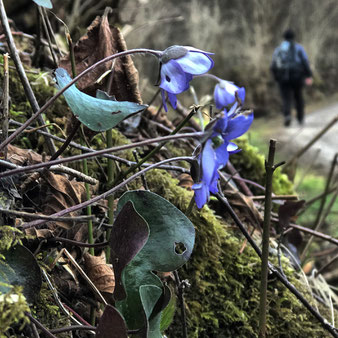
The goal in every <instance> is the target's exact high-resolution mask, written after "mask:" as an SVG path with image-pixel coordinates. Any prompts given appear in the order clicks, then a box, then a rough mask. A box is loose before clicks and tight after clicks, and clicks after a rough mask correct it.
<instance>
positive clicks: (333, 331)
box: [216, 193, 338, 338]
mask: <svg viewBox="0 0 338 338" xmlns="http://www.w3.org/2000/svg"><path fill="white" fill-rule="evenodd" d="M216 197H217V199H218V200H219V201H220V202H221V203H222V204H223V205H224V206H225V208H226V210H227V211H228V212H229V214H230V216H231V218H232V219H233V220H234V222H235V223H236V225H237V226H238V228H239V229H240V230H241V232H242V233H243V235H244V236H245V238H246V239H247V240H248V242H249V243H250V244H251V246H252V248H253V249H254V250H255V251H256V253H257V255H258V256H259V257H262V252H261V250H260V249H259V247H258V245H257V244H256V243H255V241H254V240H253V239H252V237H251V236H250V235H249V233H248V232H247V230H246V229H245V226H244V225H243V223H242V222H241V220H240V219H239V218H238V216H237V214H236V213H235V212H234V210H233V209H232V207H231V205H230V203H229V202H228V200H227V199H226V198H225V197H224V196H222V195H221V194H220V193H218V194H216ZM269 269H270V271H271V272H272V273H273V275H274V276H275V277H276V278H277V279H278V280H279V281H280V282H282V283H283V284H284V286H286V288H287V289H288V290H289V291H290V292H291V293H293V294H294V295H295V296H296V298H297V299H298V300H299V301H300V302H301V303H302V304H303V305H304V306H305V307H306V308H307V309H308V310H309V311H310V312H311V314H312V315H313V316H314V317H315V318H316V319H317V320H318V321H319V323H320V324H321V325H322V327H323V328H324V329H325V330H327V331H328V332H330V334H331V335H332V336H333V337H336V338H338V331H337V329H336V328H335V327H333V326H332V325H331V324H330V323H329V322H328V321H327V320H326V319H325V318H323V317H322V316H321V315H320V313H318V311H316V309H314V308H313V307H312V306H311V304H310V303H309V302H308V301H307V300H306V299H305V298H304V297H303V296H302V294H301V293H300V292H299V291H298V290H297V289H296V288H295V286H294V285H293V284H291V283H290V282H289V281H288V280H287V279H286V278H285V277H284V276H283V275H282V274H281V273H280V272H279V271H278V270H277V268H276V267H275V266H274V265H273V264H271V263H269Z"/></svg>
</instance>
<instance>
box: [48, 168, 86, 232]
mask: <svg viewBox="0 0 338 338" xmlns="http://www.w3.org/2000/svg"><path fill="white" fill-rule="evenodd" d="M41 183H42V184H41V204H42V210H43V213H44V214H46V215H51V214H54V213H56V212H58V211H60V210H63V209H66V208H69V207H71V206H73V205H76V204H79V203H81V202H84V201H85V200H86V189H85V186H84V184H83V183H82V182H77V181H74V180H73V181H69V179H68V178H67V177H66V176H62V175H56V174H53V173H50V172H48V171H47V172H46V173H44V174H43V176H42V182H41ZM79 212H81V211H79ZM79 212H71V213H69V216H73V217H74V216H77V215H78V213H79ZM71 225H72V224H71V222H65V221H49V222H48V226H49V228H50V229H51V230H53V228H54V227H57V226H60V227H62V228H65V229H69V228H70V227H71Z"/></svg>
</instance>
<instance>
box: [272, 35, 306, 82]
mask: <svg viewBox="0 0 338 338" xmlns="http://www.w3.org/2000/svg"><path fill="white" fill-rule="evenodd" d="M291 48H293V49H294V51H293V53H294V54H293V57H294V64H296V65H297V67H294V69H293V70H290V74H289V76H288V78H287V80H285V74H284V73H283V72H285V71H283V70H281V68H280V66H279V65H278V55H279V54H280V52H286V53H287V52H288V50H289V49H291ZM270 69H271V71H272V73H273V76H274V78H275V80H276V81H278V82H283V81H288V82H295V81H303V80H304V79H305V78H307V77H311V76H312V71H311V68H310V65H309V59H308V57H307V55H306V52H305V50H304V48H303V46H302V45H300V44H299V43H296V42H293V41H289V40H285V41H283V42H282V43H281V44H280V45H279V46H278V47H277V48H276V49H275V51H274V53H273V56H272V63H271V67H270Z"/></svg>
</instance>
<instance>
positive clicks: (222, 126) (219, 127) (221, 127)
mask: <svg viewBox="0 0 338 338" xmlns="http://www.w3.org/2000/svg"><path fill="white" fill-rule="evenodd" d="M227 126H228V115H227V113H226V112H225V113H223V117H222V118H220V119H218V120H217V122H216V123H215V125H214V127H213V132H214V133H216V134H223V133H224V132H225V131H226V128H227ZM214 136H215V135H212V137H214Z"/></svg>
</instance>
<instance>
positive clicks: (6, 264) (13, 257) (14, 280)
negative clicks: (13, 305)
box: [0, 245, 42, 303]
mask: <svg viewBox="0 0 338 338" xmlns="http://www.w3.org/2000/svg"><path fill="white" fill-rule="evenodd" d="M1 255H2V256H3V257H4V258H5V260H4V261H0V293H6V292H8V291H9V290H10V287H8V286H5V285H4V284H7V285H20V286H22V287H23V294H24V296H25V297H26V299H27V301H28V302H29V303H32V302H33V301H34V300H35V298H36V296H37V295H38V294H39V292H40V289H41V282H42V281H41V272H40V267H39V265H38V263H37V262H36V260H35V257H34V256H33V254H32V253H31V252H30V251H29V250H28V249H27V248H26V247H24V246H22V245H16V246H15V247H13V248H11V249H9V250H7V251H3V252H1Z"/></svg>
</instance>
